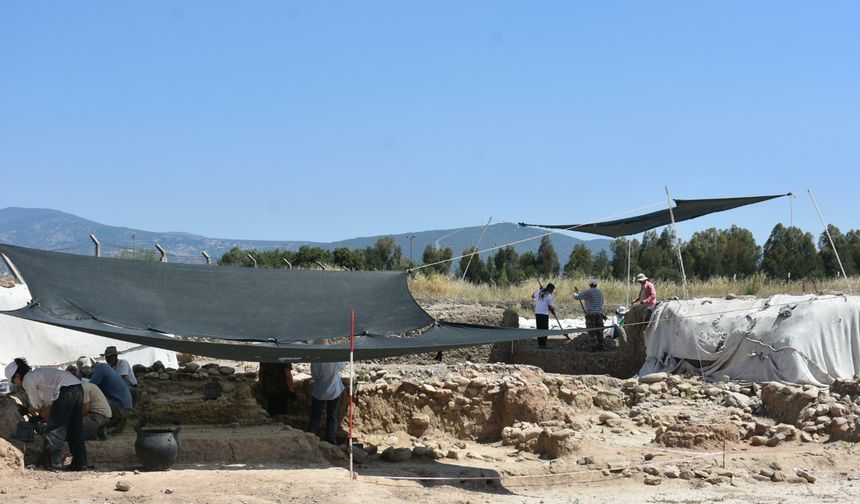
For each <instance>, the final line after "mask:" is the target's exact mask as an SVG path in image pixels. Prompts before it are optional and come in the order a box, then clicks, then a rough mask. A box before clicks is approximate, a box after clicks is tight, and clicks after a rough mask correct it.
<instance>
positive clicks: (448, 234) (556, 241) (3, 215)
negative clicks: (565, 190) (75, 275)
mask: <svg viewBox="0 0 860 504" xmlns="http://www.w3.org/2000/svg"><path fill="white" fill-rule="evenodd" d="M544 233H545V231H543V230H540V229H533V228H522V227H519V226H517V225H515V224H507V223H505V224H492V225H490V226H488V227H487V230H486V232H485V233H484V237H483V239H482V240H481V244H480V248H481V249H484V248H488V247H491V246H493V245H497V244H498V245H501V244H504V243H511V242H514V241H518V240H523V239H526V238H531V237H534V236H539V235H542V234H544ZM90 234H93V235H95V236H96V237H97V238H98V240H99V242H100V243H101V244H102V255H104V256H110V255H114V254H116V253H117V252H119V251H120V250H121V249H124V248H125V249H130V248H131V247H132V244H134V247H135V249H136V250H148V251H154V250H155V244H156V243H158V244H160V245H161V246H162V247H164V249H165V250H167V252H168V260H170V261H177V262H192V261H194V262H199V261H201V260H202V256H201V253H202V252H203V251H206V252H207V253H209V255H210V256H211V257H212V258H213V260H214V259H217V258H219V257H221V255H222V254H223V253H224V252H226V251H228V250H230V249H231V248H233V247H240V248H243V249H257V250H272V249H275V248H280V249H283V248H284V247H287V248H289V249H290V250H297V249H298V248H299V247H301V246H302V245H309V246H311V247H322V248H325V249H330V250H332V249H335V248H338V247H347V248H353V249H363V248H365V247H369V246H372V245H373V244H374V243H376V241H377V240H378V239H379V238H380V237H382V236H389V235H376V236H367V237H361V238H350V239H346V240H340V241H335V242H328V243H325V242H312V241H301V240H288V241H266V240H234V239H229V238H208V237H205V236H199V235H194V234H191V233H177V232H157V231H144V230H140V229H132V228H127V227H117V226H107V225H104V224H99V223H97V222H93V221H90V220H87V219H83V218H81V217H78V216H75V215H72V214H68V213H65V212H60V211H58V210H50V209H41V208H17V207H8V208H3V209H0V243H8V244H12V245H21V246H25V247H31V248H37V249H43V250H57V251H62V252H74V253H79V254H91V253H93V244H92V241H91V240H90ZM413 235H414V236H415V237H414V238H413V239H412V258H413V260H414V261H415V262H416V263H420V262H421V255H422V253H423V251H424V247H425V246H427V244H430V243H435V244H436V245H437V246H439V247H440V248H445V247H451V249H452V250H453V251H454V255H455V256H456V255H460V254H461V253H462V252H463V250H465V249H466V248H468V247H471V246H474V245H475V244H476V243H477V241H478V238H479V237H480V235H481V227H480V226H474V227H465V228H460V229H437V230H432V231H416V232H414V233H402V234H392V235H390V236H392V237H393V238H394V240H395V242H396V243H397V244H398V245H400V246H401V248H402V249H403V255H404V257H409V254H410V249H409V245H410V244H409V238H408V237H409V236H413ZM132 236H134V238H132ZM551 239H552V243H553V246H554V247H555V250H556V253H557V254H558V257H559V261H560V262H561V263H562V265H564V263H565V262H567V258H568V256H569V255H570V252H571V251H572V250H573V248H574V247H575V246H576V245H578V244H580V243H584V244H585V245H586V246H587V247H588V248H589V249H591V251H592V252H594V253H597V252H598V251H600V250H606V251H607V252H609V244H610V240H607V239H595V240H588V241H583V240H579V239H577V238H572V237H570V236H566V235H561V234H554V235H551ZM539 244H540V240H539V239H534V240H529V241H525V242H523V243H519V244H516V245H514V248H515V249H516V251H517V253H520V254H521V253H523V252H526V251H528V250H532V251H535V252H536V251H537V248H538V245H539Z"/></svg>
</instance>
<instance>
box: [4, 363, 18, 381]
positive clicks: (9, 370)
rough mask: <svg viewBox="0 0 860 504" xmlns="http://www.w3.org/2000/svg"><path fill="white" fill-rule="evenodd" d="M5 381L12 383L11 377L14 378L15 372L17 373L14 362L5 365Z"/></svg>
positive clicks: (16, 365)
mask: <svg viewBox="0 0 860 504" xmlns="http://www.w3.org/2000/svg"><path fill="white" fill-rule="evenodd" d="M5 371H6V379H7V380H9V381H10V382H11V381H12V377H13V376H15V371H18V364H17V363H15V361H12V362H10V363H9V364H6V370H5Z"/></svg>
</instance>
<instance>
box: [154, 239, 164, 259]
mask: <svg viewBox="0 0 860 504" xmlns="http://www.w3.org/2000/svg"><path fill="white" fill-rule="evenodd" d="M155 248H156V249H157V250H158V252H159V253H161V259H160V261H161V262H167V252H166V251H165V250H164V247H162V246H161V245H159V244H157V243H156V244H155Z"/></svg>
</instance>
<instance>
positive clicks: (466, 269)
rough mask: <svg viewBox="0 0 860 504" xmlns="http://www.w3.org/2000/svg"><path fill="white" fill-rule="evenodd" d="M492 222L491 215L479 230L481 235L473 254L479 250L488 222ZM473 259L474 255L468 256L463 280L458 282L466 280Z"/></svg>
mask: <svg viewBox="0 0 860 504" xmlns="http://www.w3.org/2000/svg"><path fill="white" fill-rule="evenodd" d="M492 221H493V216H492V215H491V216H490V218H489V219H487V223H486V224H484V229H482V230H481V235H480V236H479V237H478V242H477V243H476V244H475V251H476V252H475V253H477V251H478V250H480V249H481V240H482V239H483V238H484V232H485V231H486V230H487V226H489V225H490V222H492ZM473 257H475V254H472V255H470V256H469V262H467V263H466V268H465V269H464V270H463V278H461V279H460V281H463V280H465V279H466V273H468V272H469V266H471V265H472V258H473Z"/></svg>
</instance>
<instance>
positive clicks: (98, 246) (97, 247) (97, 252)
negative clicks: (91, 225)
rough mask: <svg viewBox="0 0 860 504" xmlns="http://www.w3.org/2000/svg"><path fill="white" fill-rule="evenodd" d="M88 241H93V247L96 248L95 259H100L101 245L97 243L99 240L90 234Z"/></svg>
mask: <svg viewBox="0 0 860 504" xmlns="http://www.w3.org/2000/svg"><path fill="white" fill-rule="evenodd" d="M90 240H92V241H93V245H95V246H96V257H101V256H102V244H101V243H99V239H98V238H96V235H94V234H91V235H90Z"/></svg>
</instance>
